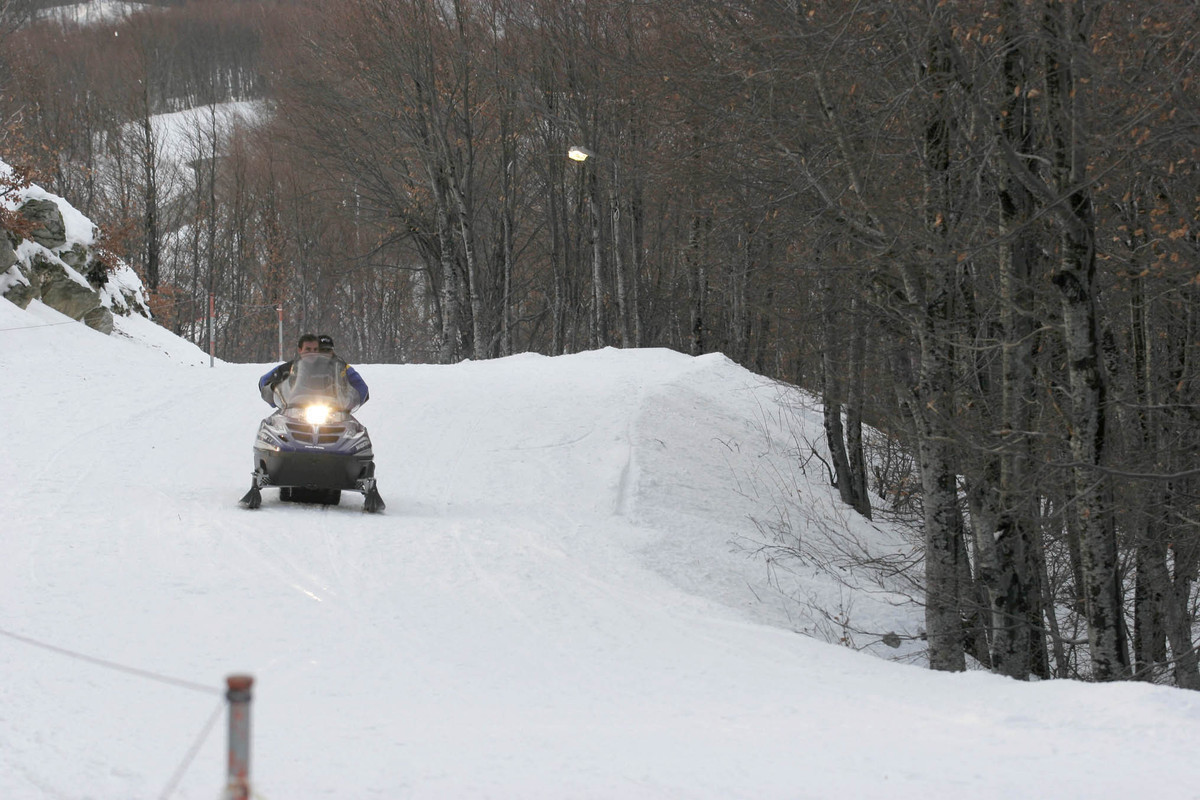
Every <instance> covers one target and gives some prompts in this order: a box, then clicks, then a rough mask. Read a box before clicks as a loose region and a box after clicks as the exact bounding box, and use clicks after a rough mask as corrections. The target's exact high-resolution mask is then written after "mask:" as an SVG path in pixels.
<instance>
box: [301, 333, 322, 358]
mask: <svg viewBox="0 0 1200 800" xmlns="http://www.w3.org/2000/svg"><path fill="white" fill-rule="evenodd" d="M318 342H319V340H318V339H317V335H316V334H315V333H306V334H304V335H303V336H301V337H300V341H298V342H296V352H297V353H299V354H300V355H304V354H305V353H315V352H317V350H319V349H320V348H319V347H318Z"/></svg>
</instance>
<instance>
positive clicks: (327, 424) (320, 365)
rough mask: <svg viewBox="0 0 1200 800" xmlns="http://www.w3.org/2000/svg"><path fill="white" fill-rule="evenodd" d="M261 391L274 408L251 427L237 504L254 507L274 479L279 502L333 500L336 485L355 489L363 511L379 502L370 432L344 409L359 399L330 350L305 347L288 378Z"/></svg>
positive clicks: (353, 406) (334, 502) (337, 495)
mask: <svg viewBox="0 0 1200 800" xmlns="http://www.w3.org/2000/svg"><path fill="white" fill-rule="evenodd" d="M262 393H263V399H264V400H268V401H273V403H274V405H275V406H276V411H275V412H274V413H273V414H271V415H270V416H269V417H267V418H266V419H264V420H263V421H262V423H261V424H259V426H258V437H257V438H256V439H255V440H254V472H253V473H251V484H250V491H248V492H246V494H245V496H243V497H242V499H241V500H240V501H239V502H240V503H241V504H242V505H244V506H246V507H247V508H258V507H259V506H260V505H262V489H263V487H266V486H278V487H279V499H280V500H284V501H291V502H298V503H321V504H323V505H337V504H338V503H339V502H340V501H341V496H342V491H343V490H346V491H350V490H353V491H359V492H362V494H363V510H364V511H368V512H371V513H374V512H377V511H382V510H383V509H384V507H385V505H384V502H383V498H382V497H380V496H379V490H378V488H376V486H375V461H374V458H375V453H374V450H373V449H372V447H371V437H370V436H368V435H367V429H366V428H365V427H363V425H362V424H361V423H360V422H359V421H358V420H356V419H355V418H354V416H353V415H352V414H351V412H352V411H354V409H356V408H358V406H360V405H362V398H361V397H359V394H358V391H357V390H356V389H355V388H354V387H353V386H351V385H350V382H349V381H348V380H347V379H346V362H344V361H342V360H341V359H340V358H338V357H337V356H335V355H334V354H333V353H329V352H320V353H305V354H303V355H301V356H299V357H298V358H297V359H296V360H295V361H294V362H292V367H291V371H290V372H289V374H288V376H287V378H285V379H284V380H283V381H281V382H279V383H278V384H276V385H275V386H273V387H272V386H264V387H263V389H262Z"/></svg>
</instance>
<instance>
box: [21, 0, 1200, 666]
mask: <svg viewBox="0 0 1200 800" xmlns="http://www.w3.org/2000/svg"><path fill="white" fill-rule="evenodd" d="M20 5H21V4H19V3H17V2H9V3H7V4H6V5H4V6H3V14H2V15H0V18H2V19H3V20H4V22H5V24H4V25H3V26H0V36H2V37H3V39H0V67H2V68H3V72H0V92H2V93H3V105H2V107H0V114H2V115H3V116H2V117H0V118H2V119H3V120H4V128H3V132H2V133H0V135H2V136H3V139H2V140H0V154H2V156H3V157H4V158H5V159H6V160H8V161H9V162H10V163H14V164H16V165H18V166H20V167H21V168H22V169H24V170H25V171H26V172H27V173H28V174H29V175H30V176H31V177H32V178H34V179H35V180H37V181H39V182H40V183H42V184H43V185H45V186H46V187H47V188H48V189H50V190H52V191H55V192H57V193H60V194H62V195H64V196H65V197H67V198H68V199H69V200H70V201H71V202H72V203H74V204H75V205H76V206H78V207H79V208H80V209H82V210H83V211H84V212H85V213H87V214H88V215H89V216H91V217H92V218H93V219H95V220H96V221H98V222H99V223H100V224H101V225H102V227H103V230H104V234H105V237H106V242H107V244H108V246H110V247H111V248H112V249H113V250H114V251H117V252H120V253H122V254H123V255H124V256H125V257H126V258H127V259H128V260H129V262H130V263H131V264H133V265H134V266H135V268H136V269H137V270H138V271H139V273H140V274H141V275H142V277H143V279H144V281H145V282H146V284H147V286H148V287H149V288H150V290H151V291H152V293H153V303H152V306H153V308H154V309H155V310H156V313H157V316H158V318H159V321H160V322H162V323H163V324H165V325H167V326H168V327H171V328H173V329H174V330H175V331H176V332H177V333H179V334H181V335H183V336H186V337H189V338H191V339H193V340H194V341H196V342H198V343H203V344H206V343H207V337H208V335H209V329H208V327H207V326H208V325H209V324H210V320H209V318H208V308H207V303H208V298H209V297H210V296H212V297H213V298H214V304H215V308H216V309H217V314H216V316H215V318H214V320H213V324H214V325H215V329H214V330H213V331H212V333H213V336H214V339H215V342H216V352H217V355H218V356H219V357H221V358H224V359H228V360H234V361H267V360H270V359H271V358H273V357H274V356H275V350H276V347H277V332H276V312H275V309H276V307H277V306H282V308H283V311H284V316H285V328H286V330H287V332H288V338H289V339H290V338H293V337H294V334H295V333H298V332H300V331H303V330H312V329H320V330H322V331H328V332H330V333H332V334H333V335H335V336H336V337H337V338H338V339H339V342H340V343H341V345H342V348H343V349H344V351H345V352H346V353H347V355H348V356H349V357H351V358H353V359H354V360H356V361H367V362H370V361H386V362H442V363H448V362H453V361H457V360H460V359H464V358H472V359H486V358H494V357H498V356H504V355H508V354H512V353H518V352H525V351H535V352H541V353H547V354H562V353H569V352H575V351H579V350H582V349H589V348H596V347H605V346H614V347H650V346H662V347H670V348H675V349H678V350H681V351H683V352H688V353H694V354H700V353H707V352H716V351H719V352H723V353H725V354H726V355H728V356H729V357H730V358H732V359H734V360H735V361H737V362H739V363H741V364H743V365H745V366H747V367H749V368H750V369H753V370H755V371H757V372H759V373H762V374H764V375H768V376H771V377H775V378H778V379H781V380H784V381H788V382H791V383H795V384H798V385H800V386H801V387H803V388H805V389H808V390H810V391H812V392H813V393H815V394H816V395H817V396H818V397H819V398H820V399H821V401H822V402H823V406H824V410H825V422H826V433H827V438H828V444H829V455H830V464H829V471H830V476H831V480H832V481H833V482H834V483H835V484H836V486H837V489H838V490H839V492H840V493H841V496H842V499H843V500H845V502H846V503H847V504H848V505H849V506H851V507H853V508H854V509H856V510H857V511H858V512H859V513H861V514H864V515H867V516H871V515H873V514H875V515H880V514H886V515H910V516H911V517H912V519H913V521H914V522H915V523H916V524H918V525H919V526H920V528H921V530H923V532H924V533H923V536H924V547H923V561H924V571H923V574H924V597H923V601H924V603H925V607H926V630H925V635H926V637H927V639H928V645H929V660H930V664H931V666H932V667H934V668H935V669H944V670H960V669H964V668H966V667H967V665H968V664H969V663H979V664H982V665H983V666H984V667H986V668H989V669H993V670H995V671H997V672H1000V673H1003V674H1006V675H1010V676H1013V677H1016V678H1022V679H1026V678H1030V677H1044V678H1049V677H1082V678H1087V679H1095V680H1114V679H1127V678H1136V679H1146V680H1157V681H1172V682H1174V683H1176V684H1177V685H1179V686H1183V687H1187V688H1192V689H1200V663H1198V661H1197V658H1196V651H1195V647H1194V628H1195V621H1196V615H1197V608H1196V602H1197V587H1196V582H1197V577H1198V575H1197V573H1198V570H1200V499H1198V495H1200V457H1198V456H1200V453H1198V450H1200V225H1198V215H1200V169H1198V165H1200V104H1198V103H1197V101H1196V99H1195V98H1196V96H1197V88H1198V87H1197V86H1196V76H1197V70H1196V59H1197V45H1198V41H1197V37H1198V36H1200V6H1198V5H1197V4H1196V3H1195V2H1192V0H1122V1H1120V2H1118V1H1116V0H1114V1H1113V2H1093V1H1092V0H964V1H963V2H955V3H944V2H937V1H936V0H920V1H919V2H895V0H857V1H856V2H841V1H839V0H822V1H821V2H805V1H804V0H662V2H658V3H651V4H646V3H631V2H628V0H565V1H564V0H446V2H437V3H435V2H430V0H320V1H319V2H317V0H313V1H312V2H304V1H303V0H295V1H294V2H284V1H283V0H278V1H277V2H268V1H264V2H234V1H233V0H211V1H209V2H204V1H202V0H193V2H185V3H171V4H164V5H163V6H161V7H158V8H154V7H147V9H146V10H144V11H141V12H138V13H133V14H130V15H129V16H127V17H125V18H124V19H118V20H113V21H110V22H104V23H93V24H89V25H86V26H78V25H69V24H63V23H61V22H45V21H43V22H34V23H30V24H18V22H19V21H20V20H19V19H18V17H19V16H20V12H21V11H22V8H20ZM231 101H254V102H256V103H257V104H258V107H260V108H261V109H262V112H261V114H260V116H259V122H258V123H257V124H245V125H241V126H238V127H236V128H235V129H234V130H233V131H232V132H226V133H225V134H222V133H221V132H220V131H219V126H218V124H217V115H216V110H215V107H213V106H212V105H211V104H214V103H227V102H231ZM188 108H212V109H213V110H212V111H210V112H209V113H208V114H207V115H205V114H199V115H196V117H195V119H196V120H197V121H196V122H195V124H194V130H193V131H192V132H191V134H190V135H189V137H188V139H189V147H190V148H191V149H190V151H189V152H190V156H189V158H188V159H187V160H186V163H185V164H182V165H180V164H173V163H170V162H169V161H168V160H167V159H165V158H164V154H163V152H162V149H163V147H164V144H165V143H164V142H163V141H161V137H160V135H159V134H157V133H156V129H155V128H154V126H153V125H152V124H151V120H152V118H154V117H155V116H156V115H160V114H163V113H167V112H172V111H179V110H182V109H188ZM572 147H579V148H582V149H583V152H584V153H587V154H588V155H589V157H588V158H587V159H586V160H583V161H576V160H572V159H569V158H568V150H569V149H570V148H572ZM868 425H869V426H871V428H873V429H875V430H878V431H880V432H881V435H882V436H883V437H884V438H885V439H886V440H887V441H888V442H889V443H890V444H889V446H894V447H899V448H902V449H903V450H904V451H905V452H907V453H909V454H911V457H912V463H913V468H912V470H911V474H894V473H887V474H885V473H884V472H882V471H880V470H878V469H875V470H873V469H872V464H874V463H877V461H878V453H876V452H873V451H872V449H871V448H872V445H871V444H870V443H869V439H868V437H865V436H864V427H865V426H868Z"/></svg>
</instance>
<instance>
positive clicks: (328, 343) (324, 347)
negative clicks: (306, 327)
mask: <svg viewBox="0 0 1200 800" xmlns="http://www.w3.org/2000/svg"><path fill="white" fill-rule="evenodd" d="M317 349H318V350H320V351H321V352H322V353H332V352H333V337H332V336H330V335H329V334H327V333H322V334H321V335H320V336H319V337H318V338H317Z"/></svg>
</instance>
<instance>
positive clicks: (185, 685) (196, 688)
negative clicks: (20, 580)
mask: <svg viewBox="0 0 1200 800" xmlns="http://www.w3.org/2000/svg"><path fill="white" fill-rule="evenodd" d="M0 636H7V637H8V638H10V639H15V640H17V641H18V642H24V643H25V644H28V645H32V646H33V647H40V648H42V649H43V650H49V651H50V652H52V653H58V654H59V655H64V656H69V657H70V658H74V659H78V660H80V661H86V662H88V663H89V664H95V665H96V666H100V667H107V668H108V669H112V670H116V671H117V672H124V673H126V674H129V675H136V676H137V677H139V678H145V679H146V680H151V681H157V682H159V683H165V684H167V685H168V686H177V687H179V688H180V689H189V690H191V691H193V692H202V693H204V694H216V695H219V694H222V692H221V690H220V689H218V688H215V687H213V686H206V685H205V684H203V683H195V682H193V681H185V680H182V679H180V678H172V677H171V676H169V675H160V674H158V673H157V672H151V671H150V670H146V669H139V668H138V667H130V666H127V665H125V664H118V663H117V662H115V661H108V660H107V659H103V658H97V657H95V656H89V655H87V654H86V653H79V652H76V651H74V650H68V649H67V648H65V647H59V646H58V645H54V644H47V643H46V642H41V641H38V640H37V639H32V638H30V637H28V636H22V635H21V634H19V633H13V632H12V631H8V630H5V629H4V628H0Z"/></svg>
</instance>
